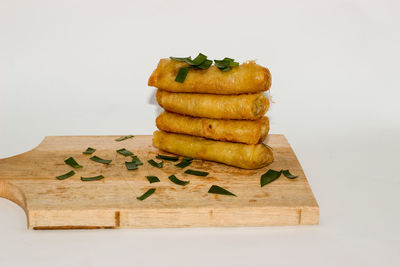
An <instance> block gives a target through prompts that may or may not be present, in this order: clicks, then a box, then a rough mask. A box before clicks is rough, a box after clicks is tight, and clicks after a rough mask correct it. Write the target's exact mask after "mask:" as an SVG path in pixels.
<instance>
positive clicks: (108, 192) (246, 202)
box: [0, 135, 319, 229]
mask: <svg viewBox="0 0 400 267" xmlns="http://www.w3.org/2000/svg"><path fill="white" fill-rule="evenodd" d="M116 137H117V136H49V137H46V138H45V139H44V140H43V141H42V142H41V144H40V145H39V146H38V147H36V148H35V149H33V150H31V151H28V152H26V153H23V154H20V155H17V156H15V157H10V158H5V159H1V160H0V197H5V198H8V199H10V200H12V201H14V202H15V203H17V204H18V205H19V206H21V207H22V208H23V209H24V210H25V212H26V215H27V219H28V222H27V225H28V228H29V229H97V228H148V227H206V226H266V225H307V224H318V215H319V208H318V204H317V202H316V200H315V198H314V195H313V193H312V191H311V188H310V186H309V184H308V182H307V179H306V177H305V175H304V173H303V170H302V168H301V166H300V164H299V162H298V160H297V158H296V156H295V154H294V152H293V150H292V149H291V147H290V145H289V143H288V142H287V140H286V138H285V137H284V136H283V135H270V136H269V137H268V139H267V141H266V143H267V144H268V145H270V146H271V147H272V148H273V151H274V155H275V162H274V163H273V164H271V165H269V166H267V167H265V168H262V169H258V170H244V169H238V168H235V167H230V166H226V165H223V164H219V163H214V162H206V161H201V160H194V161H193V163H192V165H190V166H189V167H187V168H185V169H188V168H190V169H195V170H202V171H207V172H209V173H210V174H209V175H208V176H207V177H198V176H193V175H187V174H184V173H183V172H184V170H185V169H183V170H182V169H180V168H177V167H175V166H174V164H175V163H173V162H168V161H165V163H164V167H163V168H162V169H158V168H155V167H153V166H151V165H150V164H148V163H147V160H148V159H151V158H154V157H155V156H156V155H157V154H158V153H162V154H168V153H165V152H163V151H159V150H158V149H157V148H155V147H153V146H152V144H151V138H152V136H135V137H134V138H132V139H128V140H125V141H122V142H116V141H114V139H115V138H116ZM89 146H90V147H93V148H96V149H97V151H96V152H95V153H94V154H93V155H97V156H99V157H101V158H104V159H112V162H111V163H110V164H109V165H103V164H100V163H96V162H93V161H91V160H89V158H90V157H91V156H90V155H83V154H82V152H83V151H84V150H86V148H87V147H89ZM120 148H126V149H128V150H130V151H132V152H134V154H135V155H137V156H139V158H140V159H141V160H142V162H143V163H144V165H143V166H139V169H138V170H132V171H128V170H127V169H126V167H125V165H124V162H125V161H127V160H129V158H128V157H127V158H125V157H124V156H122V155H120V154H117V153H116V150H117V149H120ZM70 156H72V157H74V158H75V159H76V161H77V162H78V163H79V164H81V165H83V168H82V169H74V171H75V172H76V174H75V175H74V176H72V177H71V178H68V179H66V180H62V181H60V180H57V179H56V178H55V177H56V176H57V175H61V174H64V173H66V172H68V171H70V170H72V169H73V168H72V167H70V166H68V165H66V164H65V163H64V160H65V159H67V158H68V157H70ZM157 161H158V160H157ZM270 168H271V169H275V170H280V169H289V170H290V171H291V173H293V174H296V175H299V177H298V178H297V179H294V180H290V179H287V178H286V177H284V176H283V175H282V176H281V177H280V178H279V179H278V180H276V181H274V182H272V183H270V184H268V185H266V186H264V187H263V188H261V187H260V176H261V175H262V174H263V173H265V172H266V171H267V170H268V169H270ZM99 174H102V175H104V176H105V179H103V180H100V181H92V182H82V181H81V180H80V177H81V176H84V177H85V176H96V175H99ZM171 174H175V175H176V176H177V177H178V178H180V179H182V180H190V183H189V184H188V185H186V186H179V185H176V184H173V183H172V182H170V181H169V180H168V176H169V175H171ZM147 175H155V176H158V177H159V178H160V180H161V182H159V183H153V184H150V183H149V182H148V181H147V179H146V178H145V176H147ZM211 185H218V186H221V187H223V188H225V189H227V190H229V191H231V192H233V193H234V194H236V195H237V197H232V196H224V195H214V194H208V193H207V191H208V189H209V188H210V187H211ZM152 187H154V188H156V192H155V193H154V194H153V195H152V196H150V197H149V198H147V199H146V200H144V201H139V200H137V199H136V197H138V196H140V195H142V194H143V193H144V192H145V191H146V190H147V189H149V188H152ZM2 219H6V218H2Z"/></svg>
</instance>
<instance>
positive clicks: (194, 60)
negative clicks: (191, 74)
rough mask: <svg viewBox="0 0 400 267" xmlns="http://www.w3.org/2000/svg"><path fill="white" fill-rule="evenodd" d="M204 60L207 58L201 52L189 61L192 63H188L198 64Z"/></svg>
mask: <svg viewBox="0 0 400 267" xmlns="http://www.w3.org/2000/svg"><path fill="white" fill-rule="evenodd" d="M206 60H207V56H206V55H203V54H202V53H199V55H198V56H197V57H196V58H195V59H193V60H192V62H191V63H192V64H190V65H192V66H199V65H200V64H202V63H203V62H204V61H206Z"/></svg>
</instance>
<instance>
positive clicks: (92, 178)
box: [81, 175, 104, 182]
mask: <svg viewBox="0 0 400 267" xmlns="http://www.w3.org/2000/svg"><path fill="white" fill-rule="evenodd" d="M103 178H104V176H103V175H98V176H94V177H81V180H82V181H84V182H89V181H97V180H101V179H103Z"/></svg>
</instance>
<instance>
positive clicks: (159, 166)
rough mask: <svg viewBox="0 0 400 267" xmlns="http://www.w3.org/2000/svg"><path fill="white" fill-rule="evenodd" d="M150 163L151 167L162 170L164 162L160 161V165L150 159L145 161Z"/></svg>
mask: <svg viewBox="0 0 400 267" xmlns="http://www.w3.org/2000/svg"><path fill="white" fill-rule="evenodd" d="M147 162H148V163H150V165H151V166H154V167H157V168H162V167H163V165H164V161H161V162H160V163H157V162H155V161H154V160H152V159H150V160H148V161H147Z"/></svg>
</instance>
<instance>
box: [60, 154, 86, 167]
mask: <svg viewBox="0 0 400 267" xmlns="http://www.w3.org/2000/svg"><path fill="white" fill-rule="evenodd" d="M64 162H65V164H67V165H69V166H71V167H73V168H75V169H78V168H82V167H83V166H82V165H79V164H78V162H76V161H75V160H74V158H73V157H69V158H67V159H66V160H64Z"/></svg>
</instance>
